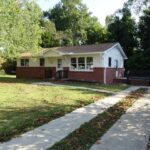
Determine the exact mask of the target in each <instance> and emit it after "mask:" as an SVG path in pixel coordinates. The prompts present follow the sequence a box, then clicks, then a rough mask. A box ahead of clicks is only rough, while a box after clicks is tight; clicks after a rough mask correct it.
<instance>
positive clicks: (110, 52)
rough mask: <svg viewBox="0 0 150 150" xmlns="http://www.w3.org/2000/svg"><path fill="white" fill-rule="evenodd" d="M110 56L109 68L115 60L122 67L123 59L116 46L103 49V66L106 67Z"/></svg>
mask: <svg viewBox="0 0 150 150" xmlns="http://www.w3.org/2000/svg"><path fill="white" fill-rule="evenodd" d="M109 57H111V60H112V63H111V68H114V67H115V60H118V67H119V68H124V59H123V56H122V54H121V52H120V51H119V50H118V49H117V48H112V49H110V50H108V51H105V54H104V64H103V67H108V58H109Z"/></svg>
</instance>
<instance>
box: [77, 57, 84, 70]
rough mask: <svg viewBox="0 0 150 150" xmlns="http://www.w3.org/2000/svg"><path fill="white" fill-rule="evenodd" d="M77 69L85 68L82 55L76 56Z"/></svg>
mask: <svg viewBox="0 0 150 150" xmlns="http://www.w3.org/2000/svg"><path fill="white" fill-rule="evenodd" d="M78 70H85V58H84V57H79V58H78Z"/></svg>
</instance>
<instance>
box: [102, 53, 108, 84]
mask: <svg viewBox="0 0 150 150" xmlns="http://www.w3.org/2000/svg"><path fill="white" fill-rule="evenodd" d="M104 55H105V53H103V54H102V58H103V64H104V84H107V82H106V66H105V56H104Z"/></svg>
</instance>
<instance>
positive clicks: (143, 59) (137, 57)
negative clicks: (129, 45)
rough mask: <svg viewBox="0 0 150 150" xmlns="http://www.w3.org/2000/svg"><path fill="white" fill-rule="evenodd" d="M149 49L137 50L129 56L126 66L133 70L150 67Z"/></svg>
mask: <svg viewBox="0 0 150 150" xmlns="http://www.w3.org/2000/svg"><path fill="white" fill-rule="evenodd" d="M149 62H150V49H146V50H144V51H141V50H139V51H137V52H136V53H135V54H134V55H133V56H131V57H129V59H128V61H127V64H126V67H127V68H128V69H134V70H138V69H139V70H149V68H150V63H149Z"/></svg>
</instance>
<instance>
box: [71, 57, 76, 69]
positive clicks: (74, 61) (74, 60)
mask: <svg viewBox="0 0 150 150" xmlns="http://www.w3.org/2000/svg"><path fill="white" fill-rule="evenodd" d="M71 69H72V70H77V58H71Z"/></svg>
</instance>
